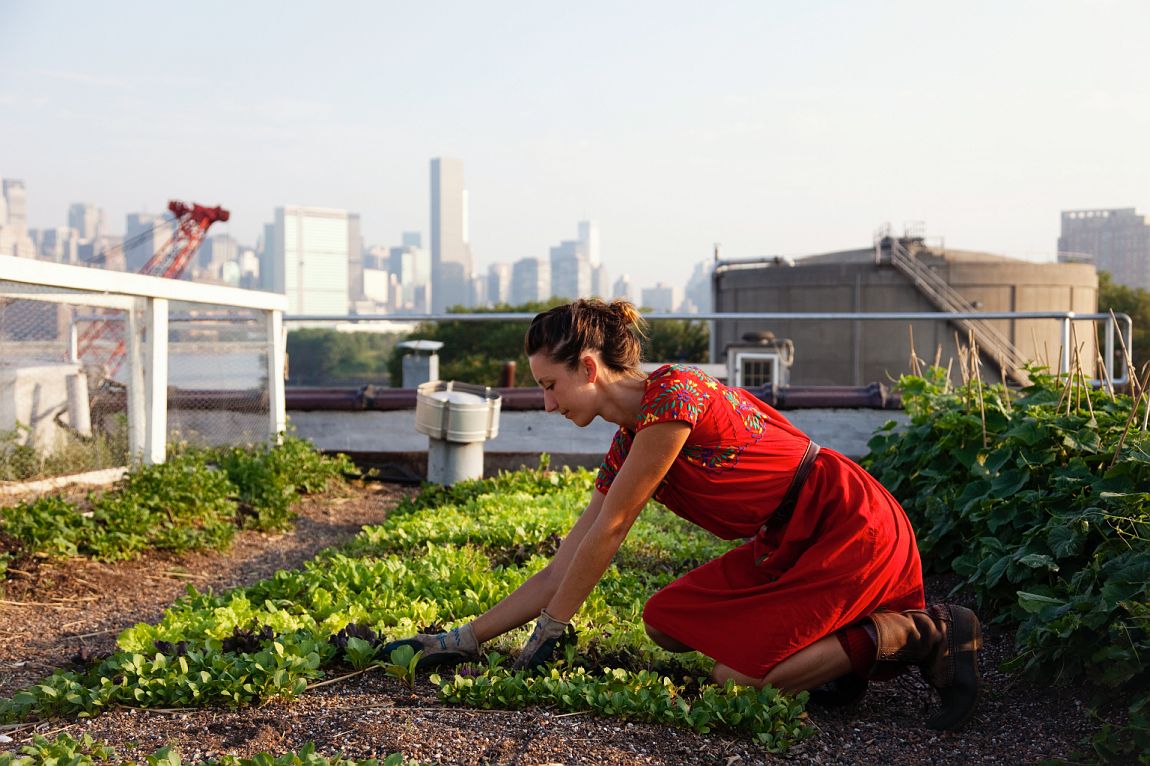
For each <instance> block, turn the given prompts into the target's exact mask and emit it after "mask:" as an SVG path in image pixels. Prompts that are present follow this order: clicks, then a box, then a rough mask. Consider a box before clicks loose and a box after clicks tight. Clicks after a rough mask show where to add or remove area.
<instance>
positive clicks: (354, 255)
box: [347, 213, 365, 301]
mask: <svg viewBox="0 0 1150 766" xmlns="http://www.w3.org/2000/svg"><path fill="white" fill-rule="evenodd" d="M362 231H363V229H362V226H361V224H360V219H359V213H349V214H348V216H347V248H348V266H347V291H348V295H350V296H351V300H353V301H359V300H363V299H364V297H365V296H364V293H363V234H362Z"/></svg>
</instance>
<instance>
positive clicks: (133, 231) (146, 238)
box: [124, 213, 176, 272]
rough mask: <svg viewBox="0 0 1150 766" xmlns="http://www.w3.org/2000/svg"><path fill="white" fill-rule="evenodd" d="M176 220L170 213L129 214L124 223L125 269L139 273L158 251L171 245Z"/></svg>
mask: <svg viewBox="0 0 1150 766" xmlns="http://www.w3.org/2000/svg"><path fill="white" fill-rule="evenodd" d="M175 233H176V228H175V219H173V218H172V216H171V215H170V214H168V213H164V214H161V215H157V214H153V213H128V215H127V217H126V219H125V223H124V268H125V270H126V271H132V272H138V271H139V270H140V269H142V268H143V267H144V265H145V264H146V263H147V262H148V261H149V260H151V258H152V256H153V255H155V254H156V251H157V250H160V249H161V248H166V247H168V246H169V245H170V244H171V241H172V237H173V235H175Z"/></svg>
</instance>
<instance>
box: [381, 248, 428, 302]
mask: <svg viewBox="0 0 1150 766" xmlns="http://www.w3.org/2000/svg"><path fill="white" fill-rule="evenodd" d="M408 234H410V232H408V233H405V234H404V235H403V238H402V240H401V241H402V242H403V244H402V245H400V246H399V247H393V248H391V249H390V250H389V251H388V257H387V261H386V263H384V264H381V265H380V266H379V268H384V269H386V270H387V271H389V272H390V273H391V274H392V275H393V276H394V277H395V279H396V281H397V283H398V292H397V293H396V295H395V297H394V299H393V304H392V307H391V308H392V310H393V311H410V312H415V313H420V314H426V313H429V312H430V311H431V306H430V305H429V304H428V300H427V298H428V295H429V294H430V293H431V253H430V251H428V250H426V249H424V248H423V247H422V246H421V245H420V242H421V241H422V240H421V239H420V237H418V235H417V236H416V237H414V238H413V237H409V236H408Z"/></svg>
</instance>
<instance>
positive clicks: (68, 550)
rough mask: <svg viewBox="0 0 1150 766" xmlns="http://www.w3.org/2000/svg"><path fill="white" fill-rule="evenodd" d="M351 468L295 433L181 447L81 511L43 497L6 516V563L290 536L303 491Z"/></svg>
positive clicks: (0, 522) (109, 556) (0, 525)
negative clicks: (245, 443)
mask: <svg viewBox="0 0 1150 766" xmlns="http://www.w3.org/2000/svg"><path fill="white" fill-rule="evenodd" d="M352 470H354V469H353V468H352V466H351V463H350V461H348V460H347V458H345V457H343V456H339V457H336V458H331V457H326V456H324V455H321V454H320V453H318V452H316V451H315V450H314V449H313V448H312V446H311V445H310V444H309V443H308V442H306V441H304V440H302V439H298V438H295V437H291V436H287V437H285V438H284V439H283V441H282V442H281V443H280V444H277V445H275V446H271V447H269V446H260V447H253V448H238V447H237V448H225V449H214V450H208V449H185V450H182V451H177V452H175V453H174V454H173V455H172V456H171V457H170V459H169V460H167V461H166V462H164V463H161V464H158V465H150V466H142V467H139V468H136V469H134V470H132V471H130V472H129V473H128V474H127V475H126V476H125V477H124V479H122V480H121V481H120V483H119V484H118V485H117V486H116V487H115V488H114V489H113V490H111V491H108V492H105V493H103V494H99V495H92V496H90V497H89V499H88V502H87V503H86V504H85V507H83V508H81V507H79V506H77V505H75V504H73V503H71V502H69V501H67V500H65V499H64V498H61V497H58V496H45V497H41V498H37V499H35V500H31V501H22V502H20V503H19V504H18V505H16V506H15V507H10V508H3V509H0V533H4V534H5V535H7V536H9V537H10V538H12V539H13V540H15V541H16V542H17V544H18V545H19V550H18V552H16V553H10V554H7V555H8V557H12V556H15V555H37V554H40V555H48V556H58V557H68V556H90V557H93V558H96V559H100V560H103V561H113V560H118V559H126V558H132V557H134V556H136V555H138V554H139V553H140V552H141V551H144V550H147V549H153V548H154V549H161V550H172V551H183V550H195V549H203V548H225V547H227V546H228V545H229V544H230V543H231V540H232V538H233V537H234V536H235V533H236V530H237V528H254V529H260V530H265V531H279V530H284V529H289V528H290V527H291V523H292V505H293V504H294V503H295V502H296V500H297V499H298V497H299V494H300V493H301V492H303V493H307V492H317V491H321V490H324V489H326V488H327V487H328V486H329V485H331V484H332V483H333V482H335V481H337V480H339V479H340V477H341V476H342V475H343V473H345V472H350V471H352ZM4 557H5V554H0V558H4Z"/></svg>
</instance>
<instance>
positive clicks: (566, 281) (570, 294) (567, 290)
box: [551, 240, 591, 300]
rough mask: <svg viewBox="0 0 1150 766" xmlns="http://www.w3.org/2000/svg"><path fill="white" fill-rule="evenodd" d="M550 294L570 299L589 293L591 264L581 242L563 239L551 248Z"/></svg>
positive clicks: (583, 296)
mask: <svg viewBox="0 0 1150 766" xmlns="http://www.w3.org/2000/svg"><path fill="white" fill-rule="evenodd" d="M551 294H552V295H554V296H556V297H560V298H571V299H572V300H574V299H575V298H586V297H588V296H590V295H591V264H590V263H588V262H587V255H586V253H584V251H583V243H581V242H578V241H576V240H565V241H563V242H560V243H559V244H558V245H557V246H555V247H553V248H551Z"/></svg>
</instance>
